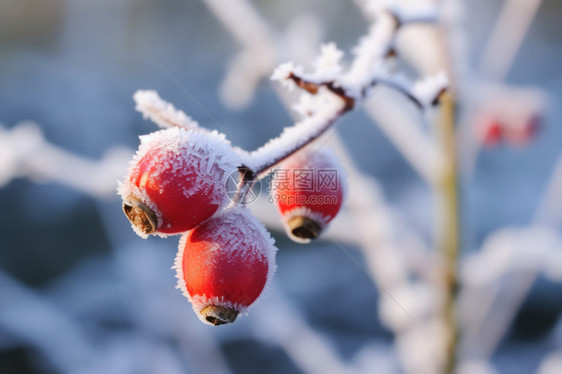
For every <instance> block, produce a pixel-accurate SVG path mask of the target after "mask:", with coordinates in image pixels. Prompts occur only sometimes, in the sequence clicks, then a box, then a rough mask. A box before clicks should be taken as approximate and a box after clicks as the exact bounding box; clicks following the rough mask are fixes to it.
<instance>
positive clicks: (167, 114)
mask: <svg viewBox="0 0 562 374" xmlns="http://www.w3.org/2000/svg"><path fill="white" fill-rule="evenodd" d="M133 99H134V100H135V103H136V106H135V109H136V110H137V111H139V112H141V113H142V116H143V118H144V119H147V118H148V119H150V120H151V121H152V122H154V123H156V124H157V125H158V126H160V127H162V128H164V129H166V128H170V127H181V128H184V129H186V130H195V129H198V128H199V124H198V123H197V122H196V121H194V120H192V119H191V117H189V116H187V115H186V114H185V113H184V112H183V111H181V110H179V109H176V108H175V107H174V106H173V105H172V104H170V103H168V102H166V101H164V100H162V99H161V98H160V96H158V93H157V92H156V91H153V90H138V91H137V92H135V94H134V95H133Z"/></svg>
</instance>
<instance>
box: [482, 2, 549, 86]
mask: <svg viewBox="0 0 562 374" xmlns="http://www.w3.org/2000/svg"><path fill="white" fill-rule="evenodd" d="M541 2H542V0H507V1H506V2H505V3H504V5H503V8H502V10H501V13H500V16H499V18H498V20H497V22H496V24H495V26H494V30H493V31H492V34H491V36H490V38H489V39H488V43H487V44H486V47H485V49H484V52H483V54H482V58H481V59H480V69H479V70H480V72H481V74H482V75H484V76H485V77H487V78H488V79H491V80H494V81H500V82H501V81H503V80H504V79H505V77H506V75H507V73H508V72H509V68H510V67H511V65H513V60H515V57H516V55H517V51H518V50H519V47H520V46H521V44H522V43H523V40H524V38H525V35H527V31H528V30H529V27H530V26H531V23H532V21H533V19H534V18H535V14H536V13H537V11H538V9H539V6H540V4H541Z"/></svg>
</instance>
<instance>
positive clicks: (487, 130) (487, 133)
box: [476, 113, 505, 147]
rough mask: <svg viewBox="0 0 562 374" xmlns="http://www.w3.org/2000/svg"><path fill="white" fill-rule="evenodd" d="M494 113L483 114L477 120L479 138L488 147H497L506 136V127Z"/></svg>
mask: <svg viewBox="0 0 562 374" xmlns="http://www.w3.org/2000/svg"><path fill="white" fill-rule="evenodd" d="M495 117H496V116H495V115H494V114H493V113H488V114H481V115H480V116H479V118H478V119H477V121H476V124H477V131H478V138H479V140H480V143H482V144H483V145H484V146H486V147H495V146H496V145H498V144H499V143H500V142H501V141H502V139H503V138H504V136H505V134H504V128H503V126H502V124H501V123H500V121H499V120H497V119H496V118H495Z"/></svg>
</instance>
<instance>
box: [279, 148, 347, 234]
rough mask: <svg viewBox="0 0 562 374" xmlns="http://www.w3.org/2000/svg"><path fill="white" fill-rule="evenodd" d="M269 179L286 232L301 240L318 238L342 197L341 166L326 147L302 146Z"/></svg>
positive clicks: (342, 177)
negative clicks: (311, 147)
mask: <svg viewBox="0 0 562 374" xmlns="http://www.w3.org/2000/svg"><path fill="white" fill-rule="evenodd" d="M271 183H272V186H271V187H272V190H271V191H272V195H271V199H272V200H273V201H274V202H276V204H277V207H278V209H279V212H280V213H281V216H282V218H283V223H284V225H285V228H286V230H287V234H288V235H289V237H290V238H291V239H293V240H294V241H296V242H300V243H307V242H309V241H310V240H312V239H315V238H317V237H318V236H319V235H320V233H321V232H322V231H323V230H324V229H325V228H326V226H327V225H328V223H329V222H330V221H331V220H332V219H334V218H335V217H336V215H337V214H338V212H339V210H340V209H341V206H342V202H343V200H344V194H345V191H344V175H343V172H342V168H341V166H340V165H339V162H338V160H337V159H336V158H335V156H333V155H332V154H331V152H329V151H327V150H325V149H319V150H312V149H304V150H302V151H300V152H299V153H297V154H295V155H294V156H292V157H291V158H289V159H288V160H287V161H285V162H284V163H283V164H281V165H280V167H279V169H278V170H276V172H275V175H274V176H273V178H272V180H271Z"/></svg>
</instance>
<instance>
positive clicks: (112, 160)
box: [0, 122, 133, 198]
mask: <svg viewBox="0 0 562 374" xmlns="http://www.w3.org/2000/svg"><path fill="white" fill-rule="evenodd" d="M132 154H133V151H131V150H129V149H125V148H120V147H117V148H113V149H110V150H109V151H107V152H106V153H105V155H104V157H103V158H102V159H101V160H100V161H99V162H96V161H94V160H88V159H86V158H83V157H80V156H78V155H75V154H73V153H70V152H68V151H66V150H64V149H62V148H59V147H57V146H55V145H53V144H50V143H49V142H48V141H46V140H45V139H44V137H43V134H42V131H41V128H40V127H39V126H38V125H37V124H35V123H32V122H22V123H19V124H17V125H16V126H14V127H13V128H12V129H9V130H7V129H5V128H3V127H2V126H0V156H2V157H0V186H1V185H3V184H6V183H8V182H9V181H10V180H11V179H12V178H17V177H28V178H30V179H32V180H39V181H55V182H59V183H61V184H64V185H68V186H70V187H72V188H75V189H76V190H79V191H82V192H85V193H87V194H89V195H92V196H94V197H99V198H109V197H113V196H114V194H115V187H116V183H115V181H116V180H117V179H119V178H120V177H122V173H123V170H124V169H126V166H127V164H128V162H129V159H130V158H131V155H132Z"/></svg>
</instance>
